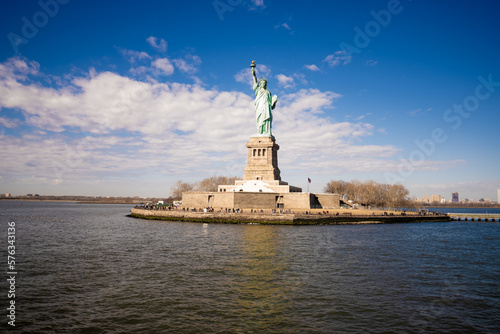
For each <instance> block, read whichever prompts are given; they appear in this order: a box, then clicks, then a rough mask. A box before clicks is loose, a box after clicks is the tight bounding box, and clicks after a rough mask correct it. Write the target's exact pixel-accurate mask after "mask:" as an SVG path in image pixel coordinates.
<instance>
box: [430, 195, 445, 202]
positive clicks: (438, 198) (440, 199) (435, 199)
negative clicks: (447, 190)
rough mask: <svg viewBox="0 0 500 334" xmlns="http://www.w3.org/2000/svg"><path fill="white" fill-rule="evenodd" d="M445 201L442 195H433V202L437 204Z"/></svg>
mask: <svg viewBox="0 0 500 334" xmlns="http://www.w3.org/2000/svg"><path fill="white" fill-rule="evenodd" d="M443 200H444V198H443V196H441V195H436V194H434V195H432V202H435V203H442V202H443Z"/></svg>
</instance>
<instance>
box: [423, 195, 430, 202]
mask: <svg viewBox="0 0 500 334" xmlns="http://www.w3.org/2000/svg"><path fill="white" fill-rule="evenodd" d="M422 202H424V203H430V202H431V198H430V197H429V196H427V195H425V196H424V198H422Z"/></svg>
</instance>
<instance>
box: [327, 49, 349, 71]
mask: <svg viewBox="0 0 500 334" xmlns="http://www.w3.org/2000/svg"><path fill="white" fill-rule="evenodd" d="M351 59H352V56H351V55H346V53H345V52H344V51H342V50H339V51H336V52H334V53H333V54H331V55H328V56H327V57H326V58H325V59H323V62H325V63H327V64H328V65H330V66H331V67H334V66H338V65H347V64H349V63H350V62H351Z"/></svg>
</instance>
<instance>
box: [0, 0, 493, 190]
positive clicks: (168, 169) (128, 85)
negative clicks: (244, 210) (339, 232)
mask: <svg viewBox="0 0 500 334" xmlns="http://www.w3.org/2000/svg"><path fill="white" fill-rule="evenodd" d="M1 6H2V10H1V11H0V36H2V38H1V39H0V144H1V146H2V150H1V152H0V167H1V169H0V193H12V194H25V193H39V194H47V195H70V194H82V195H99V196H107V195H109V196H134V195H139V196H168V195H169V194H170V187H171V185H172V184H174V183H175V182H176V181H177V180H179V179H182V180H184V181H197V180H201V179H203V178H205V177H208V176H212V175H231V176H242V175H243V168H244V166H245V163H246V161H245V159H246V148H245V143H246V142H247V141H248V138H249V137H250V136H251V135H252V134H253V133H255V122H254V111H253V106H252V101H253V97H252V94H253V91H252V89H251V84H250V80H251V77H250V67H249V65H250V63H251V61H252V60H255V61H256V63H257V65H258V67H257V72H258V76H259V77H261V76H265V77H266V78H267V79H268V81H269V84H268V87H269V89H270V90H271V92H272V93H273V94H276V95H278V97H279V102H278V105H277V108H276V109H275V112H274V123H273V133H274V135H275V137H276V139H277V142H278V144H279V145H280V147H281V148H280V151H279V166H280V169H281V175H282V179H283V180H285V181H288V182H289V183H290V184H293V185H297V186H301V187H303V188H304V189H305V188H306V184H307V178H308V177H309V178H311V179H312V183H311V185H310V190H311V191H316V192H320V191H322V189H323V188H324V186H325V185H326V183H327V182H328V181H329V180H331V179H343V180H352V179H360V180H366V179H373V180H376V181H378V182H383V183H393V182H400V183H402V184H404V185H405V186H406V187H408V188H409V189H410V191H411V194H412V195H413V196H416V197H422V196H424V195H432V194H441V195H443V196H444V197H445V198H447V199H449V198H450V197H451V192H453V191H458V192H459V193H460V197H461V198H473V199H476V200H477V199H479V198H481V197H484V198H491V199H493V200H496V193H497V192H496V189H497V188H500V175H499V170H500V169H499V166H500V157H499V156H500V155H499V148H498V145H499V143H500V131H499V124H500V116H499V114H500V64H499V59H500V58H499V56H500V35H499V34H498V32H499V31H500V21H499V20H498V18H497V17H498V13H499V12H500V11H499V10H500V4H499V3H498V2H497V1H481V2H479V3H473V2H472V1H438V2H436V1H424V0H422V1H417V0H413V1H410V0H401V1H395V0H391V1H356V2H347V1H312V2H305V1H271V0H247V1H243V0H242V1H238V0H232V1H229V0H220V1H147V2H143V1H142V2H141V1H105V2H97V1H77V0H71V1H68V0H58V1H57V0H47V1H43V0H42V1H40V2H37V1H25V0H20V1H7V2H3V3H2V4H1Z"/></svg>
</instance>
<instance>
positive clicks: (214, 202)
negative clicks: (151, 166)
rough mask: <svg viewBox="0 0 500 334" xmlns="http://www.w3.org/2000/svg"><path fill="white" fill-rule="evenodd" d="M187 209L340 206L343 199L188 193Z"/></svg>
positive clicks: (184, 202)
mask: <svg viewBox="0 0 500 334" xmlns="http://www.w3.org/2000/svg"><path fill="white" fill-rule="evenodd" d="M182 206H183V207H184V208H204V207H207V206H208V207H213V208H216V209H219V208H224V209H225V208H231V209H232V208H235V209H286V210H287V209H311V208H323V209H336V208H339V207H340V198H339V195H336V194H311V193H299V192H297V193H293V192H291V193H266V192H243V191H242V192H233V191H229V192H196V191H194V192H185V193H183V194H182Z"/></svg>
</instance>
